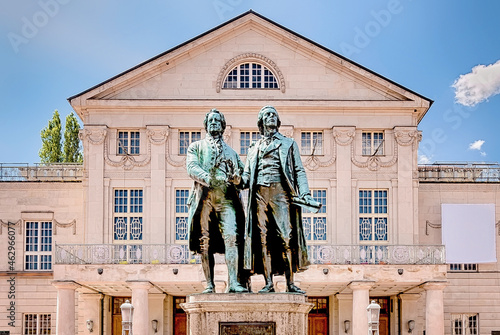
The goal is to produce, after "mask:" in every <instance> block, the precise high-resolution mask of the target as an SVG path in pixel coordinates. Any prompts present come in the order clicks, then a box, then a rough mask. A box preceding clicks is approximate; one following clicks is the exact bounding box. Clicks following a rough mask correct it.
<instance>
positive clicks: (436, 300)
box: [423, 282, 447, 335]
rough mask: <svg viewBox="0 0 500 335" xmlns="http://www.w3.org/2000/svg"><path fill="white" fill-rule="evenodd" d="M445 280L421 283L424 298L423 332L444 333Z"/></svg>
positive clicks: (437, 334)
mask: <svg viewBox="0 0 500 335" xmlns="http://www.w3.org/2000/svg"><path fill="white" fill-rule="evenodd" d="M446 285H447V282H428V283H425V284H424V285H423V288H424V289H425V291H426V298H425V332H426V334H432V335H443V334H444V304H443V290H444V288H445V287H446Z"/></svg>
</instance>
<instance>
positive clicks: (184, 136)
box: [179, 131, 201, 155]
mask: <svg viewBox="0 0 500 335" xmlns="http://www.w3.org/2000/svg"><path fill="white" fill-rule="evenodd" d="M199 140H201V132H200V131H181V132H179V155H185V154H187V151H188V147H189V145H190V144H191V143H193V142H196V141H199Z"/></svg>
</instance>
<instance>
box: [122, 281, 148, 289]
mask: <svg viewBox="0 0 500 335" xmlns="http://www.w3.org/2000/svg"><path fill="white" fill-rule="evenodd" d="M125 283H127V285H128V286H129V287H130V288H131V289H132V290H134V289H146V290H149V289H150V288H152V287H153V284H151V283H150V282H149V281H147V280H127V281H125Z"/></svg>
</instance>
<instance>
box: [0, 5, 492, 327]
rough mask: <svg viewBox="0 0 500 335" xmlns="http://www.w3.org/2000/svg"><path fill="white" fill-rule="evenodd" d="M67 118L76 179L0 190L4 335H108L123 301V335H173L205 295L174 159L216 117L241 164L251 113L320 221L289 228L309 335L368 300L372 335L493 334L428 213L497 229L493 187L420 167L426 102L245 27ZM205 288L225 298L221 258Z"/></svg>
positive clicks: (45, 170)
mask: <svg viewBox="0 0 500 335" xmlns="http://www.w3.org/2000/svg"><path fill="white" fill-rule="evenodd" d="M68 101H69V103H70V104H71V106H72V107H73V109H74V110H75V112H76V113H77V114H78V116H79V117H80V118H81V120H82V122H83V125H84V127H83V129H82V131H81V133H80V137H81V140H82V143H83V148H84V157H85V159H84V164H83V166H55V165H53V166H37V167H27V166H26V167H24V166H9V167H5V168H4V170H5V171H4V173H3V174H2V176H3V177H2V182H1V183H0V199H1V201H0V219H1V222H0V223H1V225H0V248H1V249H2V250H5V252H6V254H7V255H8V256H7V257H3V260H2V262H0V276H1V277H2V278H4V279H3V280H2V281H1V283H0V289H1V292H4V293H3V294H2V295H1V296H0V305H2V306H7V307H8V308H10V310H9V309H8V308H7V309H5V308H4V309H3V310H1V311H0V331H2V330H5V331H9V332H10V334H53V333H57V334H60V335H61V334H64V335H66V334H87V333H90V332H93V333H98V334H121V315H120V309H119V306H120V305H121V304H122V303H123V302H124V301H125V300H126V299H129V300H131V301H132V304H133V305H134V307H135V313H134V320H133V327H134V334H155V333H160V334H185V332H186V329H185V324H186V322H185V318H186V315H185V314H184V312H183V310H182V308H181V307H180V304H181V303H182V302H183V301H184V299H185V297H186V296H187V295H190V294H193V293H199V292H201V291H202V290H203V288H204V283H203V280H204V276H203V274H202V269H201V265H200V264H199V259H197V258H196V257H194V256H193V255H191V254H190V253H189V250H188V249H187V237H188V227H187V199H188V197H189V194H190V192H191V186H192V180H191V179H190V178H189V177H188V176H187V173H186V169H185V157H186V151H187V147H188V145H189V144H190V143H191V142H193V141H196V140H199V139H200V138H202V137H203V136H204V133H205V130H204V128H203V124H202V122H203V118H204V116H205V113H207V112H208V111H209V110H210V109H211V108H218V109H219V110H220V111H221V112H222V113H224V115H225V118H226V121H227V128H226V131H225V134H224V136H225V141H226V142H227V143H228V144H229V145H230V146H231V147H232V148H234V149H235V150H236V151H237V152H238V153H239V154H240V155H241V158H242V160H245V159H246V153H247V150H248V148H249V146H250V145H251V143H252V141H254V140H256V139H258V137H259V134H258V129H257V124H256V122H257V113H258V111H259V110H260V108H261V107H262V106H264V105H273V106H274V107H275V108H276V109H277V110H278V112H279V114H280V118H281V121H282V126H281V129H280V131H281V132H282V133H283V134H284V135H285V136H288V137H292V138H294V139H295V141H296V142H297V143H298V144H299V147H300V150H301V154H302V161H303V163H304V166H305V168H306V172H307V175H308V180H309V184H310V188H311V190H312V195H313V197H314V198H315V199H316V200H317V201H320V202H321V203H322V204H323V207H322V210H321V211H320V212H319V213H317V214H313V213H309V212H304V213H303V226H304V231H305V234H306V239H307V243H308V247H309V257H310V260H311V263H312V265H311V266H310V268H309V269H308V270H307V271H305V272H303V273H300V274H298V275H297V276H296V282H297V283H298V284H299V285H300V287H301V288H302V289H305V290H306V291H307V295H308V297H309V300H310V301H311V302H312V303H313V304H314V307H313V309H312V311H311V313H310V314H309V330H310V334H346V333H347V334H354V335H364V334H366V333H367V331H368V324H367V317H366V307H367V306H368V304H369V302H370V301H371V300H376V301H377V302H378V303H379V304H380V305H381V307H382V310H381V317H380V328H381V334H393V335H395V334H407V333H409V332H413V333H416V334H424V332H425V334H431V335H434V334H469V333H471V334H490V333H491V332H492V331H494V330H500V322H499V321H498V320H500V305H498V304H497V303H496V302H495V301H498V298H500V289H499V281H500V278H499V275H498V264H497V263H496V262H495V263H491V262H490V263H485V264H478V263H480V262H478V263H467V264H465V263H464V264H452V265H450V264H446V257H445V246H444V245H443V241H442V235H441V228H443V226H442V223H441V205H442V204H446V203H453V204H478V203H479V204H481V203H488V204H491V203H493V204H494V207H495V212H496V211H498V208H499V204H498V203H497V202H498V200H497V199H500V197H498V196H497V195H500V189H499V184H498V180H496V179H492V180H486V181H485V180H479V179H477V178H474V177H470V176H469V175H470V174H467V173H468V172H467V171H469V172H470V171H471V169H472V170H474V168H468V169H469V170H467V168H466V167H462V166H453V167H450V166H448V167H444V166H440V165H435V166H433V167H432V168H431V167H422V166H420V167H419V166H418V164H417V150H418V145H419V142H420V140H421V138H422V134H421V132H420V131H419V130H418V124H419V122H420V121H421V120H422V118H423V117H424V116H425V114H426V113H427V112H428V110H429V108H430V106H431V104H432V101H431V100H429V99H428V98H426V97H424V96H422V95H420V94H418V93H416V92H413V91H411V90H410V89H408V88H405V87H404V86H402V85H400V84H397V83H395V82H393V81H391V80H389V79H387V78H384V77H383V76H381V75H379V74H377V73H374V72H373V71H370V70H369V69H366V68H364V67H363V66H361V65H359V64H356V63H354V62H352V61H350V60H349V59H346V58H345V57H343V56H341V55H339V54H337V53H335V52H333V51H331V50H328V49H327V48H325V47H323V46H321V45H318V44H317V43H314V42H313V41H311V40H309V39H307V38H305V37H303V36H300V35H298V34H296V33H295V32H293V31H291V30H289V29H287V28H285V27H283V26H280V25H279V24H277V23H275V22H273V21H271V20H269V19H267V18H265V17H263V16H261V15H259V14H258V13H255V12H253V11H249V12H247V13H244V14H242V15H240V16H238V17H236V18H234V19H232V20H230V21H228V22H226V23H224V24H222V25H220V26H218V27H215V28H214V29H212V30H210V31H208V32H206V33H204V34H202V35H200V36H197V37H195V38H193V39H191V40H189V41H187V42H185V43H183V44H181V45H179V46H177V47H175V48H172V49H170V50H168V51H166V52H164V53H163V54H160V55H158V56H156V57H154V58H152V59H150V60H147V61H145V62H144V63H142V64H139V65H137V66H136V67H134V68H132V69H130V70H128V71H125V72H123V73H121V74H119V75H117V76H115V77H113V78H111V79H109V80H107V81H105V82H103V83H101V84H98V85H96V86H94V87H92V88H90V89H88V90H86V91H84V92H82V93H79V94H77V95H75V96H72V97H70V98H69V99H68ZM483 168H484V167H483ZM486 168H491V167H486ZM450 169H451V170H450ZM475 169H476V170H477V169H479V167H477V168H475ZM450 171H451V172H450ZM459 171H461V172H459ZM464 171H465V172H464ZM457 173H458V174H457ZM460 173H463V176H462V175H459V174H460ZM472 174H473V173H472ZM447 176H451V177H450V178H446V177H447ZM246 197H247V195H246V194H245V193H242V198H243V200H244V201H246ZM495 252H496V253H497V250H495ZM215 276H216V286H217V291H218V292H224V290H225V286H226V285H227V283H226V280H227V271H226V268H225V264H224V261H223V257H220V258H219V259H218V260H217V264H216V273H215ZM275 281H276V283H275V285H276V286H277V288H278V290H279V291H284V290H285V281H284V278H282V277H276V278H275ZM263 283H264V280H263V278H261V276H254V277H253V278H252V286H253V287H254V288H259V287H261V286H263ZM12 306H13V307H12ZM410 325H411V326H412V327H414V328H413V329H411V330H410V329H409V327H410Z"/></svg>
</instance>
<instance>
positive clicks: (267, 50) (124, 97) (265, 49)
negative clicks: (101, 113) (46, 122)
mask: <svg viewBox="0 0 500 335" xmlns="http://www.w3.org/2000/svg"><path fill="white" fill-rule="evenodd" d="M247 61H249V62H251V61H255V62H259V63H261V64H264V65H266V66H267V67H269V68H270V69H271V70H272V71H273V73H274V74H275V76H276V77H277V81H278V82H279V89H274V90H272V89H224V88H222V82H223V81H224V79H225V76H226V75H227V73H228V72H229V71H231V69H232V68H234V66H237V65H238V64H240V63H241V62H247ZM225 99H228V100H273V101H279V100H288V101H289V100H307V101H311V100H312V101H315V100H316V101H335V102H336V103H337V104H341V103H342V102H350V103H352V102H353V101H354V102H356V101H358V102H361V101H378V102H384V101H387V102H405V103H406V105H408V103H410V104H411V103H413V104H414V105H415V107H416V108H423V110H422V112H423V113H425V111H426V110H427V109H428V107H429V106H430V104H431V101H430V100H429V99H426V98H425V97H422V96H420V95H418V94H417V93H415V92H412V91H410V90H408V89H406V88H404V87H403V86H401V85H399V84H396V83H394V82H392V81H390V80H388V79H387V78H384V77H382V76H380V75H378V74H376V73H374V72H372V71H370V70H368V69H366V68H364V67H362V66H360V65H358V64H356V63H354V62H352V61H350V60H348V59H346V58H345V57H343V56H341V55H339V54H337V53H335V52H333V51H331V50H328V49H326V48H324V47H322V46H320V45H318V44H316V43H314V42H312V41H310V40H308V39H307V38H304V37H302V36H300V35H298V34H296V33H294V32H292V31H290V30H288V29H287V28H284V27H282V26H280V25H278V24H276V23H274V22H272V21H270V20H269V19H267V18H265V17H263V16H261V15H259V14H257V13H255V12H253V11H249V12H247V13H245V14H242V15H240V16H239V17H237V18H235V19H233V20H230V21H228V22H226V23H224V24H222V25H220V26H218V27H216V28H214V29H212V30H210V31H208V32H206V33H204V34H202V35H200V36H198V37H196V38H194V39H192V40H190V41H187V42H186V43H184V44H181V45H179V46H177V47H175V48H173V49H171V50H169V51H167V52H165V53H163V54H161V55H158V56H156V57H154V58H152V59H150V60H148V61H146V62H144V63H142V64H140V65H138V66H136V67H135V68H133V69H130V70H128V71H126V72H124V73H122V74H120V75H118V76H116V77H114V78H111V79H110V80H108V81H106V82H104V83H102V84H100V85H97V86H95V87H93V88H91V89H89V90H87V91H85V92H83V93H81V94H79V95H76V96H74V97H71V98H69V100H70V103H71V104H72V105H73V107H74V108H75V110H77V112H78V109H79V107H80V106H84V105H86V104H87V101H96V100H101V101H104V100H112V101H117V100H121V101H138V100H143V101H163V102H165V101H170V102H174V101H184V100H190V101H192V100H225ZM424 110H425V111H424ZM422 116H423V115H422Z"/></svg>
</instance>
